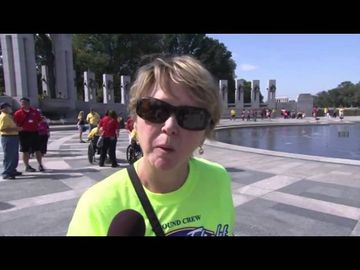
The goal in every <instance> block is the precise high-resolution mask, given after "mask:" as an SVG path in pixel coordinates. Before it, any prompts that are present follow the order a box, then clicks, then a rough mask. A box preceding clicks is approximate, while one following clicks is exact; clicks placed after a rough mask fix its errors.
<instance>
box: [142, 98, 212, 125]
mask: <svg viewBox="0 0 360 270" xmlns="http://www.w3.org/2000/svg"><path fill="white" fill-rule="evenodd" d="M173 113H174V114H175V117H176V121H177V123H178V125H179V126H180V127H182V128H184V129H187V130H204V129H206V128H207V127H208V126H209V125H210V124H211V123H212V121H211V116H210V113H209V112H208V111H207V110H206V109H203V108H198V107H191V106H176V107H175V106H173V105H171V104H169V103H166V102H164V101H162V100H159V99H156V98H152V97H144V98H141V99H139V100H138V101H137V104H136V114H137V115H138V116H140V117H141V118H142V119H144V120H146V121H149V122H152V123H157V124H160V123H164V122H165V121H166V120H167V119H168V118H169V117H170V115H171V114H173Z"/></svg>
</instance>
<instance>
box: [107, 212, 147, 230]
mask: <svg viewBox="0 0 360 270" xmlns="http://www.w3.org/2000/svg"><path fill="white" fill-rule="evenodd" d="M108 236H145V220H144V218H143V216H142V215H141V214H140V213H139V212H136V211H135V210H132V209H127V210H124V211H121V212H119V213H118V214H116V216H115V217H114V218H113V220H112V221H111V224H110V226H109V230H108Z"/></svg>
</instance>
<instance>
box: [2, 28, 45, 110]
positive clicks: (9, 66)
mask: <svg viewBox="0 0 360 270" xmlns="http://www.w3.org/2000/svg"><path fill="white" fill-rule="evenodd" d="M0 39H1V48H2V56H3V68H4V80H5V93H6V95H8V96H11V97H14V98H15V99H18V100H19V99H20V98H22V97H28V98H29V99H30V102H31V105H33V106H35V107H37V106H38V104H39V100H38V85H37V78H36V64H35V43H34V36H33V34H2V35H0Z"/></svg>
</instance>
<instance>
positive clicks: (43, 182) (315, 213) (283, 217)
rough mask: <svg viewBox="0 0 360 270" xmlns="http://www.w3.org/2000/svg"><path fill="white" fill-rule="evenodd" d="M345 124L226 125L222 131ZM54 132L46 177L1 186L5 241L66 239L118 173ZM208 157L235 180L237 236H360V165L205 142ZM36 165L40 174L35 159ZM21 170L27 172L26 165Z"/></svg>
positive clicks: (70, 134)
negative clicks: (92, 197) (90, 191)
mask: <svg viewBox="0 0 360 270" xmlns="http://www.w3.org/2000/svg"><path fill="white" fill-rule="evenodd" d="M339 121H340V120H339V119H321V120H320V121H317V123H315V122H316V121H315V120H313V119H311V118H306V119H303V120H295V119H286V120H285V119H272V120H259V121H257V122H243V121H241V120H236V121H230V120H226V119H223V120H221V122H220V125H219V127H220V128H222V127H229V126H238V125H240V126H243V125H259V124H266V125H279V124H328V123H332V122H334V123H335V122H336V123H339ZM342 122H345V123H352V122H360V117H346V119H344V120H343V121H342ZM51 128H52V132H51V138H50V141H49V145H48V154H47V155H46V157H45V159H44V165H45V168H46V169H47V170H46V172H45V173H40V172H35V173H24V175H23V176H21V177H17V179H15V180H2V179H1V180H0V236H13V235H16V236H23V235H26V236H61V235H65V234H66V231H67V226H68V224H69V222H70V219H71V216H72V214H73V211H74V209H75V206H76V203H77V201H78V199H79V197H80V196H81V194H82V193H83V192H84V191H85V190H86V189H87V188H88V187H89V186H91V185H93V184H95V183H97V182H98V181H101V180H102V179H103V178H105V177H106V176H108V175H110V174H112V173H113V172H115V171H116V170H118V169H119V168H111V167H110V166H109V165H107V166H105V167H99V166H97V165H96V164H94V165H91V164H89V162H88V160H87V147H88V144H87V143H86V144H85V143H79V139H78V133H77V131H76V130H75V127H74V126H62V127H53V126H52V127H51ZM127 142H128V139H127V134H126V132H125V131H124V130H122V131H121V135H120V138H119V141H118V144H117V158H118V161H119V164H120V165H121V167H124V166H126V165H127V163H126V161H125V160H124V158H125V154H124V153H125V149H126V147H127ZM204 150H205V153H204V155H203V156H202V157H204V158H207V159H209V160H212V161H216V162H218V163H220V164H222V165H223V166H225V167H226V168H227V170H228V171H229V173H230V174H231V177H232V190H233V199H234V204H235V206H236V213H237V216H236V228H235V234H236V235H238V236H323V235H326V236H339V235H340V236H359V235H360V222H359V220H360V160H344V159H333V158H324V157H314V156H304V155H297V154H289V153H281V152H274V151H267V150H261V149H252V148H246V147H242V146H236V145H229V144H225V143H220V142H216V141H206V143H205V145H204ZM196 155H197V154H196ZM2 158H3V153H2V150H1V152H0V159H1V160H2ZM1 165H2V164H1ZM31 165H34V166H33V167H35V168H37V164H36V160H35V159H32V160H31ZM121 167H120V168H121ZM0 169H2V168H0ZM18 169H19V170H20V171H24V165H23V163H22V161H20V163H19V167H18Z"/></svg>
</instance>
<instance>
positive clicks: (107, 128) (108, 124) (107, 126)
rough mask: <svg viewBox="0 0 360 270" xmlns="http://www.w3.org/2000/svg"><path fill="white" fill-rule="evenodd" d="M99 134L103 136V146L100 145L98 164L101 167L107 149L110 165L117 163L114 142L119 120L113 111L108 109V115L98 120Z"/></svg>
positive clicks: (113, 165) (117, 135) (115, 165)
mask: <svg viewBox="0 0 360 270" xmlns="http://www.w3.org/2000/svg"><path fill="white" fill-rule="evenodd" d="M99 128H100V134H101V136H102V137H103V146H102V147H101V153H100V161H99V166H100V167H103V166H104V163H105V158H106V153H107V152H108V150H109V157H110V161H111V167H113V168H115V167H118V166H119V165H118V164H117V161H116V151H115V149H116V142H117V138H118V137H119V122H118V121H117V115H116V112H115V111H110V112H109V115H108V116H104V117H103V118H102V119H101V120H100V122H99Z"/></svg>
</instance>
